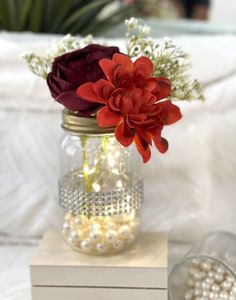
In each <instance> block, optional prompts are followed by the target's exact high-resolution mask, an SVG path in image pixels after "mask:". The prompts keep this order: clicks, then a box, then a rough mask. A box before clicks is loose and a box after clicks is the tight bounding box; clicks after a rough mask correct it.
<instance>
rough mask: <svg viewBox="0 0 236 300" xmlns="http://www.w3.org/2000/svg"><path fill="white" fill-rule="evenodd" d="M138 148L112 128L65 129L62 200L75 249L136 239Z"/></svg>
mask: <svg viewBox="0 0 236 300" xmlns="http://www.w3.org/2000/svg"><path fill="white" fill-rule="evenodd" d="M88 131H91V130H88ZM134 150H135V149H134V148H133V147H132V146H131V147H128V148H125V147H123V146H121V145H120V144H119V143H118V142H117V141H116V139H115V137H114V134H113V133H105V132H102V133H99V132H98V133H95V134H93V133H91V132H90V133H81V132H77V131H74V132H70V131H67V132H66V133H65V134H64V136H63V138H62V142H61V163H62V166H61V176H60V179H59V200H60V205H61V206H62V208H63V209H64V211H65V214H64V221H63V224H62V232H63V236H64V238H65V240H66V241H67V242H68V243H69V244H70V246H71V247H72V248H73V249H75V250H79V251H82V252H86V253H93V254H109V253H115V252H118V251H121V250H123V249H125V248H126V247H127V246H129V245H130V244H131V243H132V242H134V241H135V239H136V237H137V234H138V231H139V213H140V205H141V202H142V200H143V187H142V176H141V174H140V167H141V162H140V159H139V156H138V155H137V152H136V151H134Z"/></svg>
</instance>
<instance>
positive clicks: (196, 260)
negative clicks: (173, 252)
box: [192, 258, 201, 267]
mask: <svg viewBox="0 0 236 300" xmlns="http://www.w3.org/2000/svg"><path fill="white" fill-rule="evenodd" d="M200 263H201V260H200V259H199V258H193V259H192V264H193V265H194V266H196V267H198V266H199V265H200Z"/></svg>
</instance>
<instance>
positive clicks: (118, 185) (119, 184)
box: [116, 180, 123, 188]
mask: <svg viewBox="0 0 236 300" xmlns="http://www.w3.org/2000/svg"><path fill="white" fill-rule="evenodd" d="M116 186H117V187H118V188H122V186H123V183H122V181H121V180H118V181H117V183H116Z"/></svg>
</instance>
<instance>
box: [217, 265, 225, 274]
mask: <svg viewBox="0 0 236 300" xmlns="http://www.w3.org/2000/svg"><path fill="white" fill-rule="evenodd" d="M216 272H217V273H219V274H224V272H225V268H223V267H220V266H219V267H218V268H217V269H216Z"/></svg>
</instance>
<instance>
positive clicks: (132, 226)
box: [129, 221, 138, 230]
mask: <svg viewBox="0 0 236 300" xmlns="http://www.w3.org/2000/svg"><path fill="white" fill-rule="evenodd" d="M129 226H130V227H131V228H132V229H133V230H136V229H137V227H138V222H137V221H131V222H129Z"/></svg>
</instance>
